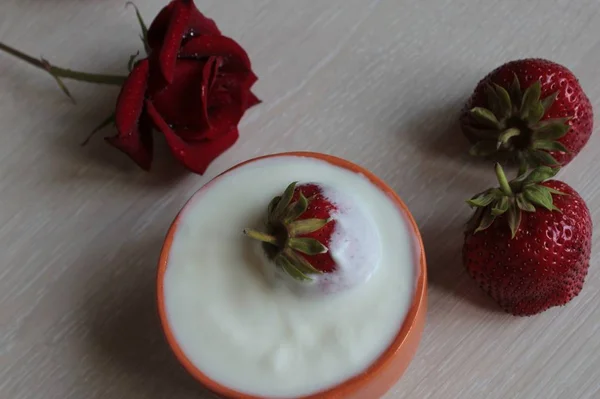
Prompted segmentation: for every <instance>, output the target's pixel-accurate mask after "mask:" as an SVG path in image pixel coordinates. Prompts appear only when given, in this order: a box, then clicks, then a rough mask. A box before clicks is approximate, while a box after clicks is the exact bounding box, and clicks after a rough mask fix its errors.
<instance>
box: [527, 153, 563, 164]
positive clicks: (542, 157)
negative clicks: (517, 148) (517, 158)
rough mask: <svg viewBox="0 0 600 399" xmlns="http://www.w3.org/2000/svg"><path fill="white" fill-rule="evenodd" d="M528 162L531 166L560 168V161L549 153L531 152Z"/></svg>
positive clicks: (528, 154)
mask: <svg viewBox="0 0 600 399" xmlns="http://www.w3.org/2000/svg"><path fill="white" fill-rule="evenodd" d="M526 156H527V161H528V163H529V165H531V166H558V165H559V164H558V161H557V160H556V159H555V158H554V157H553V156H552V155H550V154H549V153H547V152H546V151H542V150H534V151H529V152H528V153H527V155H526Z"/></svg>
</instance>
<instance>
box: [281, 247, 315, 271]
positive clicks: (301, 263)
mask: <svg viewBox="0 0 600 399" xmlns="http://www.w3.org/2000/svg"><path fill="white" fill-rule="evenodd" d="M283 256H285V257H286V258H287V259H288V260H289V261H290V263H292V265H294V267H296V269H298V270H300V271H301V272H302V273H304V274H323V272H322V271H321V270H318V269H315V268H314V266H313V265H312V264H311V263H310V262H309V261H308V260H306V258H305V257H304V256H302V255H298V254H297V253H296V252H294V251H290V250H289V249H286V250H284V251H283Z"/></svg>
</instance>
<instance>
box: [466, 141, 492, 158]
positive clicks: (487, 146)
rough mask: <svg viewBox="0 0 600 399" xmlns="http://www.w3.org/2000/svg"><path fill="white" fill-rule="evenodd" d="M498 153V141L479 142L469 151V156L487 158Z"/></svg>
mask: <svg viewBox="0 0 600 399" xmlns="http://www.w3.org/2000/svg"><path fill="white" fill-rule="evenodd" d="M497 151H498V142H497V141H479V142H477V143H476V144H475V145H473V146H472V147H471V148H470V149H469V154H471V155H475V156H480V157H487V156H490V155H492V154H494V153H495V152H497Z"/></svg>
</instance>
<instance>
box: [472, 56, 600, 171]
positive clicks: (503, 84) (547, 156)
mask: <svg viewBox="0 0 600 399" xmlns="http://www.w3.org/2000/svg"><path fill="white" fill-rule="evenodd" d="M523 90H524V91H523ZM593 120H594V116H593V110H592V105H591V104H590V101H589V99H588V97H587V96H586V95H585V93H584V92H583V89H582V88H581V86H580V85H579V82H578V80H577V78H576V77H575V76H574V75H573V73H571V71H569V70H568V69H567V68H565V67H564V66H562V65H559V64H556V63H554V62H551V61H547V60H543V59H533V58H531V59H524V60H518V61H512V62H509V63H507V64H504V65H502V66H500V67H498V68H496V69H495V70H494V71H492V72H491V73H489V74H488V75H487V76H486V77H485V78H483V80H481V81H480V82H479V84H478V85H477V87H476V88H475V92H474V93H473V95H472V96H471V98H470V99H469V101H468V102H467V104H466V105H465V107H464V109H463V110H462V113H461V117H460V122H461V128H462V130H463V133H464V134H465V136H466V137H467V138H468V139H469V141H470V142H471V143H472V144H473V147H472V148H471V153H472V154H473V155H480V156H490V155H499V156H501V157H508V158H513V159H517V160H518V161H520V163H521V164H522V167H523V170H524V168H525V166H526V165H530V166H533V167H535V166H539V165H548V166H554V165H557V164H559V165H566V164H567V163H569V162H570V161H571V160H572V159H573V158H574V157H575V156H576V155H577V154H578V153H579V151H581V149H582V148H583V147H584V146H585V144H586V143H587V141H588V139H589V138H590V135H591V134H592V129H593Z"/></svg>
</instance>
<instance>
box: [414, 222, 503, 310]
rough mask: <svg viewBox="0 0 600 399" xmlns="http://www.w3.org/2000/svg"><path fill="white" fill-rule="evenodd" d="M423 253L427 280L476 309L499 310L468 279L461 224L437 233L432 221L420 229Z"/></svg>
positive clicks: (433, 286)
mask: <svg viewBox="0 0 600 399" xmlns="http://www.w3.org/2000/svg"><path fill="white" fill-rule="evenodd" d="M421 235H422V237H423V244H424V246H425V253H426V254H427V273H428V279H427V280H428V283H429V287H430V289H432V290H441V291H443V292H445V293H450V294H452V295H455V296H457V297H458V298H460V299H463V300H465V301H467V302H469V303H471V304H473V305H475V306H477V307H479V308H483V309H485V310H488V311H492V312H496V313H503V312H502V310H501V309H500V308H499V307H498V305H496V303H494V301H493V300H492V299H491V298H490V297H489V296H488V295H487V294H486V293H485V292H483V290H481V289H480V288H479V286H478V285H477V283H476V282H475V281H474V280H472V279H471V277H470V276H469V275H468V273H467V272H466V270H465V269H464V267H463V263H462V243H463V225H462V223H458V224H455V225H453V226H451V227H450V228H447V229H445V230H444V231H443V232H440V231H439V230H438V229H436V228H435V223H430V224H429V226H428V227H426V228H423V229H421Z"/></svg>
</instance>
